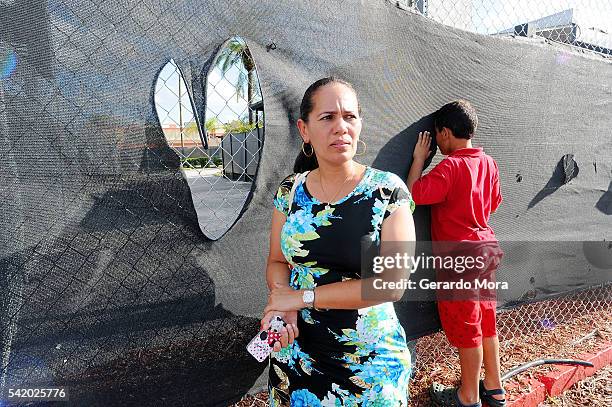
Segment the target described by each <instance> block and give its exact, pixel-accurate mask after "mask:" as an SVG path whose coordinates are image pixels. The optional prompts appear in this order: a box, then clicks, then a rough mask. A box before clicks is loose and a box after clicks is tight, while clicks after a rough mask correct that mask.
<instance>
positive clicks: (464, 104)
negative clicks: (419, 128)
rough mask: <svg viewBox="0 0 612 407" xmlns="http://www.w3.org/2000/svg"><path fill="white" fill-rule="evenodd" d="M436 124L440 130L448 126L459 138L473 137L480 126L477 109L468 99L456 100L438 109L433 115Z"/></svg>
mask: <svg viewBox="0 0 612 407" xmlns="http://www.w3.org/2000/svg"><path fill="white" fill-rule="evenodd" d="M433 116H434V117H433V119H434V126H435V127H436V130H438V131H440V130H442V128H444V127H446V128H447V129H449V130H450V131H452V132H453V136H455V137H457V138H464V139H468V140H469V139H471V138H472V137H474V132H475V131H476V128H477V127H478V116H476V109H474V107H473V106H472V105H471V104H470V102H468V101H467V100H461V99H460V100H455V101H453V102H450V103H447V104H445V105H444V106H442V107H441V108H440V109H438V111H437V112H435V113H434V115H433Z"/></svg>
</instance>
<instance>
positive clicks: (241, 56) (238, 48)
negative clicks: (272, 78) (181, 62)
mask: <svg viewBox="0 0 612 407" xmlns="http://www.w3.org/2000/svg"><path fill="white" fill-rule="evenodd" d="M216 64H217V66H218V67H219V68H220V69H221V72H223V74H225V72H226V71H227V70H228V69H230V68H231V67H232V66H234V65H237V66H238V68H239V69H238V70H239V74H238V81H237V82H236V83H235V84H234V87H235V89H236V101H238V99H239V98H241V97H242V98H244V87H245V84H246V88H247V104H250V103H251V102H252V101H253V94H254V92H255V88H256V87H257V86H258V84H257V83H256V80H257V79H256V76H255V75H256V73H255V62H254V61H253V56H252V55H251V51H250V50H249V48H248V47H247V45H246V43H245V42H244V40H243V39H242V38H240V37H232V38H230V39H229V40H228V42H227V43H226V45H225V46H224V47H223V49H222V50H221V52H220V54H219V57H218V58H217V63H216ZM240 65H242V67H244V70H243V69H240ZM244 71H246V73H245V72H244ZM248 110H249V123H252V122H253V114H252V111H251V109H250V107H249V109H248Z"/></svg>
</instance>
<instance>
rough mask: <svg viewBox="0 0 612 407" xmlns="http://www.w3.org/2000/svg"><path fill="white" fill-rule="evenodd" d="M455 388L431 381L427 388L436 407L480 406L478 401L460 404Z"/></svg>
mask: <svg viewBox="0 0 612 407" xmlns="http://www.w3.org/2000/svg"><path fill="white" fill-rule="evenodd" d="M457 390H458V389H457V388H456V387H446V386H443V385H441V384H440V383H433V384H432V385H431V388H430V389H429V395H430V396H431V402H432V403H433V405H434V406H437V407H482V403H481V402H480V401H479V402H478V403H475V404H462V403H461V400H459V395H458V394H457Z"/></svg>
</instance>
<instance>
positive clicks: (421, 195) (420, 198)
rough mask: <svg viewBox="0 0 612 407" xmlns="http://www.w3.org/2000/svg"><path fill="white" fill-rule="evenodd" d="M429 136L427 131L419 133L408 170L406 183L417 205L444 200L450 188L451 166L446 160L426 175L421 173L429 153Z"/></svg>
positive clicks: (431, 203)
mask: <svg viewBox="0 0 612 407" xmlns="http://www.w3.org/2000/svg"><path fill="white" fill-rule="evenodd" d="M430 145H431V137H430V136H429V133H428V132H424V133H419V139H418V141H417V144H416V146H415V148H414V154H413V159H412V165H411V166H410V171H409V172H408V180H407V181H406V185H408V189H409V190H410V193H411V194H412V199H413V200H414V203H415V204H417V205H433V204H436V203H439V202H443V201H444V200H446V195H447V194H448V191H449V190H450V184H451V182H450V174H451V167H450V164H449V162H448V160H442V162H441V163H440V164H438V165H436V166H435V168H434V169H432V170H431V171H429V173H427V174H426V175H423V176H421V175H422V173H423V167H424V166H425V160H426V159H427V157H429V155H430V154H431V151H429V146H430Z"/></svg>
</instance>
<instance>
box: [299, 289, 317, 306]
mask: <svg viewBox="0 0 612 407" xmlns="http://www.w3.org/2000/svg"><path fill="white" fill-rule="evenodd" d="M314 300H315V292H314V290H304V292H303V293H302V301H303V302H304V304H306V308H312V307H314Z"/></svg>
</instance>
